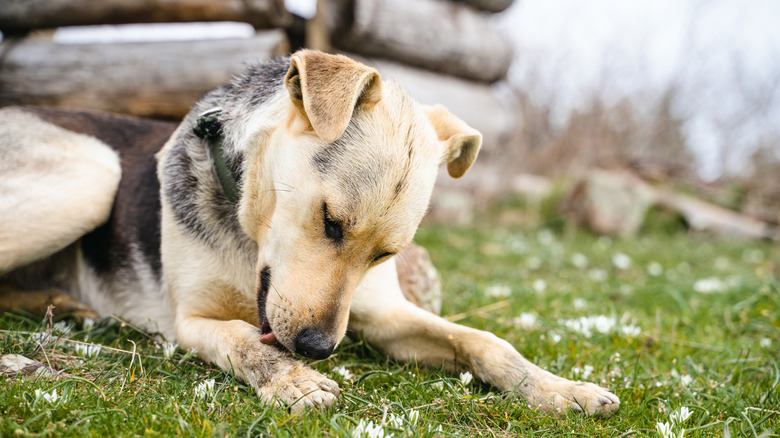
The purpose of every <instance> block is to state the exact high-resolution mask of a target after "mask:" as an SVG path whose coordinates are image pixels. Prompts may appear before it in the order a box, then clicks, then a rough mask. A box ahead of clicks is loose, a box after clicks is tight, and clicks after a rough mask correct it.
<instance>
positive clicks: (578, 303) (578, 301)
mask: <svg viewBox="0 0 780 438" xmlns="http://www.w3.org/2000/svg"><path fill="white" fill-rule="evenodd" d="M571 304H572V306H574V308H575V309H583V308H585V305H587V304H588V302H587V301H585V300H583V299H582V298H575V299H574V301H572V302H571Z"/></svg>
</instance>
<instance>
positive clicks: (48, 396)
mask: <svg viewBox="0 0 780 438" xmlns="http://www.w3.org/2000/svg"><path fill="white" fill-rule="evenodd" d="M40 399H44V400H46V402H48V403H49V404H50V405H57V404H59V403H64V402H65V400H66V398H65V396H64V395H62V396H59V395H57V389H56V388H55V389H53V390H52V391H51V393H49V392H44V391H41V390H40V389H36V390H35V400H40Z"/></svg>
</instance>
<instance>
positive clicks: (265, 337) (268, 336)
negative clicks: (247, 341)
mask: <svg viewBox="0 0 780 438" xmlns="http://www.w3.org/2000/svg"><path fill="white" fill-rule="evenodd" d="M260 342H262V343H263V344H267V345H274V344H276V334H274V332H270V333H264V334H262V335H260Z"/></svg>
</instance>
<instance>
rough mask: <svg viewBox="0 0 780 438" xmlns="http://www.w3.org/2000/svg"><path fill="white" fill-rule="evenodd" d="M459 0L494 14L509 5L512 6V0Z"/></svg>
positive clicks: (507, 7)
mask: <svg viewBox="0 0 780 438" xmlns="http://www.w3.org/2000/svg"><path fill="white" fill-rule="evenodd" d="M461 1H462V2H463V3H466V4H467V5H469V6H472V7H474V8H477V9H480V10H483V11H487V12H492V13H494V14H495V13H498V12H503V11H505V10H507V9H509V7H510V6H512V0H461Z"/></svg>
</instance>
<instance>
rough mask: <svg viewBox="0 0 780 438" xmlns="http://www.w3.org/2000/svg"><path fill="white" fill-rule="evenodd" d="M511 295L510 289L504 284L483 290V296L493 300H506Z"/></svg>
mask: <svg viewBox="0 0 780 438" xmlns="http://www.w3.org/2000/svg"><path fill="white" fill-rule="evenodd" d="M511 293H512V288H510V287H509V286H507V285H505V284H493V285H490V286H488V287H487V289H485V295H487V296H489V297H494V298H506V297H508V296H509V295H510V294H511Z"/></svg>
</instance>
